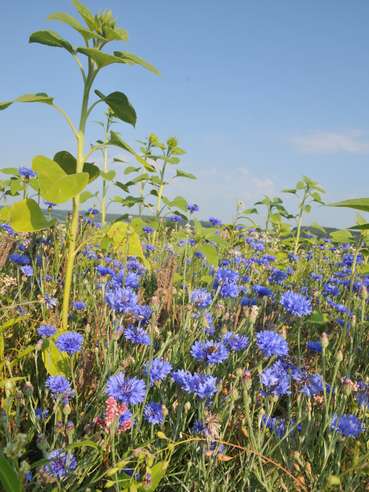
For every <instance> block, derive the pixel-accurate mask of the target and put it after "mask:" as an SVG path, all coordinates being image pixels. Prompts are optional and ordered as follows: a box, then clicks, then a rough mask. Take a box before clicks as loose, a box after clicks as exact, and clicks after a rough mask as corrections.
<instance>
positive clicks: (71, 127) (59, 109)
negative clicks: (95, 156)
mask: <svg viewBox="0 0 369 492" xmlns="http://www.w3.org/2000/svg"><path fill="white" fill-rule="evenodd" d="M52 107H53V108H54V109H56V110H57V111H58V113H60V114H61V115H62V116H63V118H64V119H65V121H66V122H67V123H68V125H69V127H70V129H71V130H72V132H73V135H74V136H75V137H76V138H77V136H78V130H77V128H76V127H75V126H74V124H73V122H72V120H71V119H70V117H69V116H68V114H67V113H66V112H65V111H64V109H63V108H61V107H60V106H58V104H55V103H53V104H52Z"/></svg>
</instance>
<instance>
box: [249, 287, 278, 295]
mask: <svg viewBox="0 0 369 492" xmlns="http://www.w3.org/2000/svg"><path fill="white" fill-rule="evenodd" d="M252 290H253V291H254V292H255V294H257V295H258V296H259V297H271V296H272V294H273V292H272V291H271V290H270V289H268V287H265V286H264V285H254V286H253V288H252Z"/></svg>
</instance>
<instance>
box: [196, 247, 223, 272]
mask: <svg viewBox="0 0 369 492" xmlns="http://www.w3.org/2000/svg"><path fill="white" fill-rule="evenodd" d="M197 251H200V253H202V254H203V255H204V256H205V258H206V260H207V262H208V263H209V264H210V265H212V266H214V267H217V266H218V262H219V257H218V253H217V251H216V249H215V248H213V246H210V244H204V245H202V246H200V247H199V248H197Z"/></svg>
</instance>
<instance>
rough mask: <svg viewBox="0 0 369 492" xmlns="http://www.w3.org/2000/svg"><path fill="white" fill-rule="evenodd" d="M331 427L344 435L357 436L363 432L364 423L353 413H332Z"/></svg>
mask: <svg viewBox="0 0 369 492" xmlns="http://www.w3.org/2000/svg"><path fill="white" fill-rule="evenodd" d="M331 429H332V430H334V431H336V432H339V433H340V434H341V435H342V436H345V437H354V438H356V437H359V436H360V434H361V433H362V432H364V424H363V423H362V422H361V420H360V419H358V418H357V417H355V415H350V414H345V415H341V416H337V415H334V417H333V419H332V422H331Z"/></svg>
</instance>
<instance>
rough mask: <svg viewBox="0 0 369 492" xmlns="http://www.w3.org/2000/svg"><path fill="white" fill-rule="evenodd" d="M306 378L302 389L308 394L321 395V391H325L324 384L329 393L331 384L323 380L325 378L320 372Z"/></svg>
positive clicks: (302, 391)
mask: <svg viewBox="0 0 369 492" xmlns="http://www.w3.org/2000/svg"><path fill="white" fill-rule="evenodd" d="M304 379H305V381H304V383H305V384H304V385H303V386H302V388H301V390H300V391H301V393H303V394H304V395H306V396H309V397H312V396H315V395H319V393H323V392H324V386H325V390H326V392H327V393H328V392H329V391H330V386H329V384H326V383H325V382H324V381H323V378H322V376H321V375H320V374H311V375H309V376H307V378H304Z"/></svg>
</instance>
